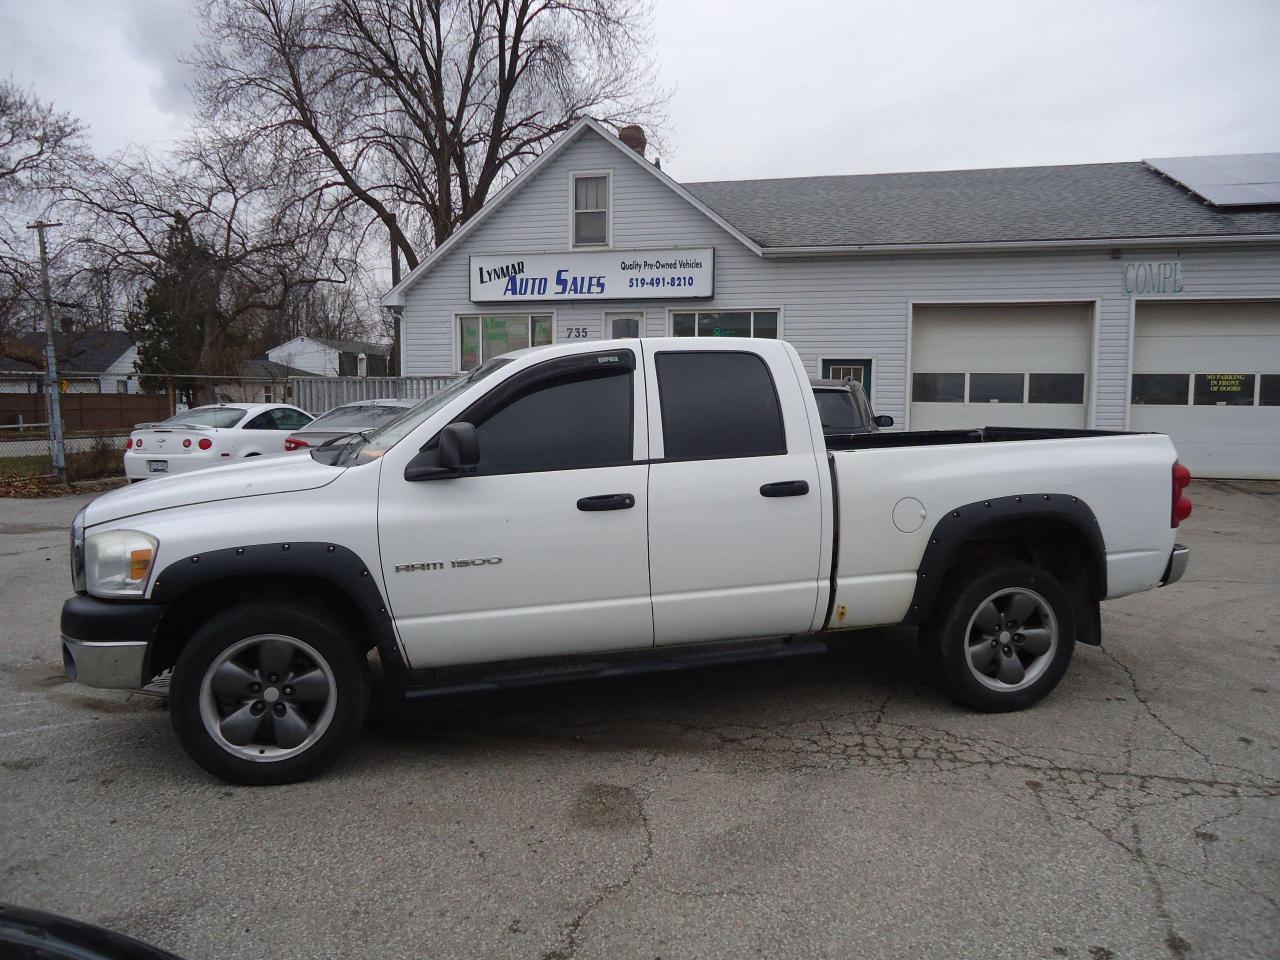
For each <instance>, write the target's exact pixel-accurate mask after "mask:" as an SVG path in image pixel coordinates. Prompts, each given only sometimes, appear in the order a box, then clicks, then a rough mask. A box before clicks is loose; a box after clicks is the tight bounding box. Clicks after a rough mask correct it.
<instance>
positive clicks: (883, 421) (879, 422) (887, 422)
mask: <svg viewBox="0 0 1280 960" xmlns="http://www.w3.org/2000/svg"><path fill="white" fill-rule="evenodd" d="M876 426H877V427H892V426H893V417H891V416H889V415H888V414H887V413H882V414H880V415H879V416H877V417H876Z"/></svg>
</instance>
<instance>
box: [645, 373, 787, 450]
mask: <svg viewBox="0 0 1280 960" xmlns="http://www.w3.org/2000/svg"><path fill="white" fill-rule="evenodd" d="M654 365H655V368H656V370H657V374H658V395H659V399H660V403H661V407H662V436H663V441H664V445H665V453H666V458H667V459H668V460H708V459H727V458H730V457H767V456H777V455H781V454H785V453H786V452H787V442H786V436H785V433H784V431H783V426H782V407H781V405H780V404H779V403H778V391H777V390H776V388H775V387H774V384H773V377H772V376H771V375H770V374H769V368H768V366H766V365H765V362H764V360H763V359H762V358H761V357H759V356H757V355H756V354H754V353H737V352H729V351H714V352H710V351H709V352H706V353H702V352H695V351H683V350H682V351H675V352H667V353H659V354H657V356H656V357H655V358H654Z"/></svg>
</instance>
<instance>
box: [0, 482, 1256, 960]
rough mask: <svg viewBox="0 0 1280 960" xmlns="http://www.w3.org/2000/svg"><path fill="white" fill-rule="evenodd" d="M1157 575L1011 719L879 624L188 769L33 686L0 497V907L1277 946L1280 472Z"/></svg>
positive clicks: (530, 935)
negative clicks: (260, 769) (347, 739)
mask: <svg viewBox="0 0 1280 960" xmlns="http://www.w3.org/2000/svg"><path fill="white" fill-rule="evenodd" d="M1191 492H1192V493H1193V499H1194V500H1195V502H1196V512H1195V515H1194V517H1193V518H1192V520H1191V521H1189V522H1188V523H1187V524H1186V525H1184V527H1183V531H1182V534H1183V535H1182V537H1181V539H1182V540H1183V541H1184V542H1186V543H1189V544H1190V545H1191V546H1192V547H1193V549H1194V554H1193V558H1192V563H1191V567H1190V569H1189V571H1188V574H1187V577H1186V579H1184V580H1183V582H1181V583H1179V584H1177V585H1176V586H1174V587H1172V588H1169V589H1166V590H1158V591H1153V592H1151V593H1148V594H1143V595H1139V596H1135V597H1129V598H1125V599H1123V600H1119V601H1115V602H1113V603H1110V604H1107V605H1105V607H1104V613H1103V624H1104V631H1105V636H1106V644H1105V646H1104V647H1103V648H1102V649H1096V648H1089V647H1081V648H1078V649H1077V653H1076V658H1075V661H1074V663H1073V664H1072V667H1071V669H1070V671H1069V672H1068V675H1067V678H1066V679H1065V680H1064V681H1063V683H1062V685H1061V686H1060V687H1059V688H1058V690H1057V691H1056V692H1055V693H1054V694H1053V695H1052V696H1051V697H1050V698H1049V699H1048V700H1047V701H1046V702H1045V703H1043V704H1041V705H1040V706H1039V707H1037V708H1036V709H1034V710H1032V711H1029V712H1026V713H1022V714H1010V715H1003V716H985V715H980V714H976V713H971V712H967V711H964V710H961V709H959V708H956V707H953V706H951V705H950V704H948V703H946V702H944V701H942V700H941V699H940V698H939V696H938V695H937V694H935V693H934V692H933V690H932V689H931V688H930V687H928V686H927V685H926V684H925V683H924V682H923V681H922V680H921V679H920V671H919V665H918V660H917V656H916V650H915V645H914V643H913V642H912V635H911V633H910V632H909V631H905V630H885V631H874V632H869V633H866V634H862V635H858V636H856V637H853V638H851V639H850V641H849V642H848V643H846V644H844V645H842V646H841V647H840V648H839V649H837V650H836V651H835V652H833V653H832V654H830V655H828V656H825V657H818V658H810V659H807V660H804V661H794V662H785V663H783V664H781V665H779V664H769V665H761V666H757V667H737V668H731V669H721V670H715V671H707V672H699V673H690V674H686V675H683V676H668V677H660V678H640V679H632V680H627V681H619V682H615V683H612V684H595V685H587V686H579V687H574V688H552V689H550V690H545V691H535V692H523V693H520V694H519V695H501V696H496V695H495V696H489V697H484V698H470V699H463V700H455V701H451V702H445V703H436V704H432V705H413V706H409V705H404V704H400V703H397V702H396V701H395V700H394V699H393V698H391V697H390V696H388V695H386V693H385V691H383V695H382V696H377V695H375V708H374V712H373V716H372V717H371V720H370V723H369V725H368V727H367V729H366V731H365V734H364V736H363V738H362V739H361V741H360V742H359V744H358V746H357V748H356V749H355V750H354V751H353V752H352V753H351V755H349V756H348V757H347V758H346V759H344V760H343V761H341V762H340V763H339V765H338V766H337V767H335V768H334V769H333V770H331V771H330V772H329V773H328V774H327V775H326V776H324V777H323V778H322V779H320V780H317V781H315V782H312V783H308V784H300V785H294V786H289V787H275V788H259V789H253V788H233V787H228V786H226V785H225V784H222V783H220V782H217V781H215V780H213V779H212V778H210V777H209V776H208V775H206V774H205V773H204V772H203V771H201V770H200V769H199V768H197V767H196V766H195V765H194V764H192V763H191V762H189V761H188V760H187V759H186V757H185V756H184V755H183V754H182V753H181V752H180V751H179V748H178V746H177V743H176V741H175V739H174V736H173V734H172V731H171V729H170V726H169V720H168V716H167V713H166V712H165V710H164V704H163V701H161V700H160V699H159V698H157V697H153V696H149V695H144V694H128V693H114V692H110V691H98V690H91V689H88V688H82V687H78V686H76V685H74V684H70V683H68V682H66V681H65V680H64V679H63V677H62V666H61V660H60V655H59V651H58V644H57V618H58V610H59V607H60V605H61V602H62V600H63V598H64V597H65V595H66V594H67V593H68V591H69V583H68V575H67V569H66V566H67V563H66V553H67V549H66V540H67V535H66V527H67V525H68V524H69V522H70V520H71V518H72V516H73V515H74V513H75V511H76V510H77V509H78V507H79V505H80V504H81V503H82V502H83V501H84V500H85V499H86V498H83V497H80V498H63V499H58V500H0V533H3V539H2V540H0V582H2V583H3V584H4V588H3V603H2V604H0V785H2V789H0V901H5V902H10V903H18V904H22V905H25V906H31V907H36V908H40V909H45V910H52V911H55V912H59V913H64V914H69V915H71V916H75V917H79V918H82V919H86V920H90V921H93V922H96V923H100V924H103V925H105V926H108V927H111V928H114V929H118V930H121V931H124V932H126V933H130V934H133V935H134V936H138V937H141V938H143V939H145V940H148V941H151V942H153V943H155V944H157V945H159V946H163V947H165V948H167V949H170V950H172V951H174V952H176V953H178V954H181V955H183V956H185V957H189V958H193V960H194V958H227V960H229V958H261V957H267V956H270V957H272V958H285V957H300V958H302V957H305V958H315V957H378V958H390V957H449V958H463V957H486V958H488V957H503V958H505V957H512V958H527V960H566V958H637V960H639V958H644V960H653V958H662V960H676V958H687V957H734V958H741V957H752V956H761V957H793V958H794V957H912V958H933V957H939V958H941V957H947V958H953V957H955V958H959V957H983V958H991V957H1010V958H1031V957H1046V958H1057V957H1077V958H1086V960H1105V958H1160V957H1172V958H1175V960H1181V958H1197V957H1230V958H1246V957H1259V958H1261V957H1271V958H1274V957H1277V956H1280V947H1278V946H1277V945H1278V944H1280V629H1278V627H1280V485H1275V484H1261V483H1199V484H1197V485H1195V486H1194V487H1193V488H1192V491H1191Z"/></svg>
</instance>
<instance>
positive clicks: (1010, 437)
mask: <svg viewBox="0 0 1280 960" xmlns="http://www.w3.org/2000/svg"><path fill="white" fill-rule="evenodd" d="M1130 435H1136V434H1131V433H1130V432H1129V431H1125V430H1070V429H1057V428H1047V427H1046V428H1041V427H977V428H975V429H973V430H912V431H906V432H903V431H899V432H896V433H855V434H837V435H834V436H828V437H827V438H826V439H827V449H828V450H876V449H882V448H884V447H932V446H945V445H948V444H956V443H1011V442H1013V441H1015V440H1074V439H1084V438H1085V437H1121V436H1130Z"/></svg>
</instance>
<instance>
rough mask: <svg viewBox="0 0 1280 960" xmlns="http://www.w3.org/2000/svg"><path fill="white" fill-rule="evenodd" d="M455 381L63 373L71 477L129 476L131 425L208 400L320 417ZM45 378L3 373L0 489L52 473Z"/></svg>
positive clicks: (426, 392)
mask: <svg viewBox="0 0 1280 960" xmlns="http://www.w3.org/2000/svg"><path fill="white" fill-rule="evenodd" d="M451 379H452V378H450V377H292V378H284V377H280V378H267V377H212V376H203V375H199V376H197V375H174V376H153V377H146V378H145V379H144V380H143V381H141V382H139V380H138V378H137V377H136V376H127V375H126V376H118V375H109V374H92V373H78V372H74V371H73V372H65V373H59V375H58V397H59V405H60V407H61V410H62V427H63V436H64V438H65V450H66V466H67V479H68V480H70V481H73V482H74V481H76V480H90V479H100V478H107V477H121V476H123V475H124V444H125V440H126V439H127V438H128V436H129V434H130V432H131V431H132V430H133V428H134V427H135V426H137V425H139V424H143V423H154V422H156V421H158V420H164V419H167V418H168V417H170V416H172V415H173V414H174V413H177V412H178V411H180V410H185V409H187V408H188V407H190V406H199V405H201V404H206V403H291V404H293V405H294V406H298V407H301V408H302V409H303V410H306V411H307V412H308V413H310V414H312V415H315V416H319V415H320V414H322V413H325V412H326V411H329V410H332V409H333V408H334V407H336V406H340V405H342V404H344V403H351V402H353V401H356V400H378V399H385V398H393V397H394V398H408V399H426V398H427V397H429V396H431V395H432V394H433V393H435V392H437V391H438V390H441V389H443V388H444V387H445V386H446V385H447V384H448V383H449V382H450V380H451ZM46 382H47V381H46V378H45V377H44V375H43V374H25V373H23V374H12V373H0V485H2V484H4V483H6V482H10V481H16V480H28V479H40V478H48V477H53V476H54V467H53V442H52V439H51V437H50V430H49V402H48V395H47V393H46Z"/></svg>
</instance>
